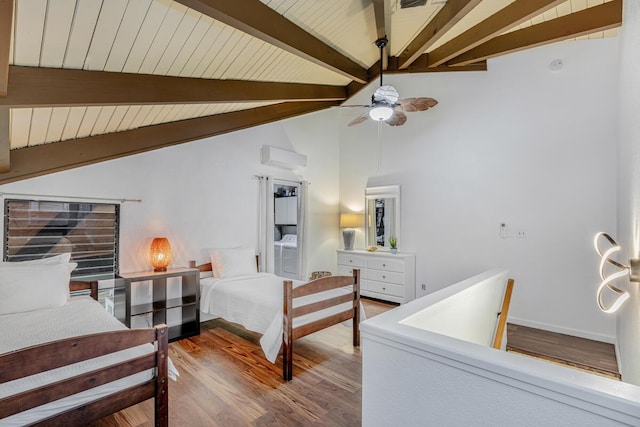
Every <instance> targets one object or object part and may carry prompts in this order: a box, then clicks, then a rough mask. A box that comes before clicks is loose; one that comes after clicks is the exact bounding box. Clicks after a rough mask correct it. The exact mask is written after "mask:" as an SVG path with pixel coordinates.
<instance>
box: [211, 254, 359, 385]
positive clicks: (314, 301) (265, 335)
mask: <svg viewBox="0 0 640 427" xmlns="http://www.w3.org/2000/svg"><path fill="white" fill-rule="evenodd" d="M210 255H211V263H208V264H203V265H201V266H199V269H200V271H201V272H203V273H205V274H203V275H201V279H200V312H201V313H202V314H204V315H205V317H206V315H210V316H213V317H220V318H222V319H224V320H227V321H230V322H234V323H238V324H240V325H242V326H244V327H245V328H246V329H248V330H250V331H254V332H258V333H260V334H262V337H261V339H260V345H261V347H262V350H263V352H264V355H265V357H266V358H267V360H269V361H270V362H272V363H275V361H276V359H277V357H278V353H279V350H280V347H281V346H283V377H284V379H285V381H290V380H291V378H292V369H293V368H292V356H293V355H292V346H293V341H294V340H296V339H298V338H301V337H303V336H306V335H308V334H310V333H313V332H315V331H318V330H320V329H324V328H326V327H329V326H331V325H334V324H337V323H341V322H344V321H347V320H350V319H352V320H353V323H352V326H353V344H354V346H358V345H359V344H360V335H359V328H358V324H359V319H360V309H359V307H360V276H359V270H357V269H356V270H354V274H353V276H334V277H324V278H321V279H317V280H314V281H311V282H308V283H304V282H301V281H292V280H288V279H284V278H282V277H278V276H276V275H274V274H270V273H258V272H256V262H255V255H254V252H253V249H248V248H228V249H213V250H210ZM209 271H211V272H212V274H213V276H214V277H207V273H206V272H209Z"/></svg>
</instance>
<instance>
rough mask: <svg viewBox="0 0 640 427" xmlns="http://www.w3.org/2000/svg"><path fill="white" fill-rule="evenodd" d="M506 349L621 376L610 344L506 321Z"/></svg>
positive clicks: (613, 349) (612, 376)
mask: <svg viewBox="0 0 640 427" xmlns="http://www.w3.org/2000/svg"><path fill="white" fill-rule="evenodd" d="M507 351H512V352H515V353H521V354H524V355H527V356H533V357H537V358H540V359H544V360H548V361H550V362H554V363H560V364H563V365H567V366H571V367H574V368H577V369H581V370H585V371H589V372H592V373H596V374H599V375H604V376H607V377H610V378H615V379H618V380H619V379H620V372H619V371H618V363H617V361H616V353H615V347H614V346H613V344H608V343H604V342H600V341H593V340H589V339H585V338H578V337H574V336H571V335H564V334H558V333H555V332H550V331H544V330H542V329H535V328H529V327H526V326H520V325H513V324H508V325H507Z"/></svg>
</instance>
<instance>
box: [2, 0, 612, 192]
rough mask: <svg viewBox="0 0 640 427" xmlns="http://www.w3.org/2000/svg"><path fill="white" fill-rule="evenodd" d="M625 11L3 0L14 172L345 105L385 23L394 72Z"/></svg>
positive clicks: (606, 4) (399, 2)
mask: <svg viewBox="0 0 640 427" xmlns="http://www.w3.org/2000/svg"><path fill="white" fill-rule="evenodd" d="M425 3H426V4H425ZM412 4H417V5H416V6H414V7H405V6H409V5H412ZM621 23H622V0H426V1H425V0H422V1H420V0H418V1H416V0H177V1H169V0H0V183H6V182H12V181H16V180H20V179H25V178H29V177H34V176H38V175H43V174H46V173H51V172H55V171H59V170H64V169H68V168H72V167H77V166H82V165H87V164H91V163H95V162H99V161H103V160H108V159H113V158H117V157H122V156H126V155H130V154H135V153H140V152H143V151H147V150H153V149H156V148H161V147H166V146H170V145H174V144H179V143H183V142H187V141H192V140H195V139H200V138H204V137H207V136H212V135H218V134H222V133H225V132H231V131H234V130H238V129H243V128H247V127H251V126H256V125H259V124H264V123H268V122H271V121H276V120H281V119H284V118H288V117H293V116H296V115H300V114H305V113H309V112H313V111H318V110H322V109H325V108H329V107H332V106H335V105H340V104H341V103H343V102H344V101H345V100H346V99H348V98H349V97H350V96H352V95H353V94H355V93H356V92H358V91H360V90H361V89H362V88H364V87H365V86H366V85H367V84H368V83H369V82H372V81H374V80H376V77H377V74H378V73H379V71H378V70H379V67H380V64H379V51H378V49H377V47H376V46H375V44H374V42H375V40H376V39H379V38H382V37H384V36H387V37H388V38H389V45H388V46H387V48H385V58H384V63H383V65H384V66H385V68H386V70H387V71H386V72H387V73H427V72H453V71H463V72H464V71H478V70H486V68H487V65H486V60H487V59H489V58H493V57H496V56H499V55H504V54H507V53H510V52H516V51H519V50H523V49H527V48H531V47H535V46H540V45H544V44H548V43H554V42H558V41H562V40H570V39H579V38H599V37H608V36H615V34H616V28H617V27H618V26H620V25H621Z"/></svg>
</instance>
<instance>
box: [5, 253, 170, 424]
mask: <svg viewBox="0 0 640 427" xmlns="http://www.w3.org/2000/svg"><path fill="white" fill-rule="evenodd" d="M75 266H76V264H75V263H70V262H69V254H63V255H59V256H54V257H50V258H46V259H42V260H34V261H25V262H16V263H0V426H22V425H26V424H31V423H34V422H44V423H46V424H49V425H78V424H82V423H87V422H90V421H93V420H96V419H99V418H102V417H104V416H105V415H108V414H110V413H113V412H117V411H119V410H121V409H124V408H126V407H128V406H130V405H133V404H136V403H139V402H142V401H144V400H147V399H150V398H154V402H155V420H156V424H157V425H167V423H168V412H167V408H168V404H167V398H168V393H167V391H168V389H167V387H168V385H167V372H168V371H169V372H170V374H169V375H170V376H171V375H173V377H174V378H175V375H176V374H177V373H176V372H175V369H174V368H173V367H172V364H171V362H170V360H168V357H167V335H168V331H167V327H166V325H159V326H157V327H155V328H149V329H138V330H130V329H128V328H126V327H125V326H124V325H123V324H121V323H120V322H119V321H118V320H117V319H116V318H114V317H113V316H111V315H110V314H109V313H107V312H106V311H105V309H104V308H103V307H102V305H100V304H99V303H98V302H97V301H96V300H95V299H94V298H96V297H97V282H77V281H69V275H70V273H71V271H72V270H73V268H75ZM70 289H73V290H74V291H75V290H80V289H83V290H84V289H86V290H90V293H91V296H92V297H93V298H91V297H89V296H80V297H73V298H71V297H70V294H69V291H70ZM168 367H169V369H168Z"/></svg>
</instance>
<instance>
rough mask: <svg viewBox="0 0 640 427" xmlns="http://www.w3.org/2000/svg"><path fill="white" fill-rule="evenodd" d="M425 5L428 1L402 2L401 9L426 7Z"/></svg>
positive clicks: (409, 0)
mask: <svg viewBox="0 0 640 427" xmlns="http://www.w3.org/2000/svg"><path fill="white" fill-rule="evenodd" d="M425 4H427V0H400V9H408V8H410V7H418V6H424V5H425Z"/></svg>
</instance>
